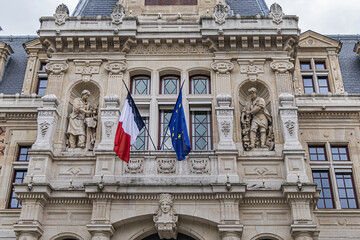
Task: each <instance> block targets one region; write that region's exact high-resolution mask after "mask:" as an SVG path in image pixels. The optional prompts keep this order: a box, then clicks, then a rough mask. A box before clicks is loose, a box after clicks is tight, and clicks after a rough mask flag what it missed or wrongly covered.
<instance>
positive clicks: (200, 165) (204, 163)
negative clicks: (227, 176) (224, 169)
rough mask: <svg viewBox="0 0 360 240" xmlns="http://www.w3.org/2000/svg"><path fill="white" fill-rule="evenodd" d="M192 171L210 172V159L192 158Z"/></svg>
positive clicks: (199, 172)
mask: <svg viewBox="0 0 360 240" xmlns="http://www.w3.org/2000/svg"><path fill="white" fill-rule="evenodd" d="M190 172H191V173H193V174H204V173H209V172H210V167H209V159H190Z"/></svg>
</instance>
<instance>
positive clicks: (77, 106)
mask: <svg viewBox="0 0 360 240" xmlns="http://www.w3.org/2000/svg"><path fill="white" fill-rule="evenodd" d="M89 96H90V92H89V91H88V90H84V91H82V93H81V98H75V99H74V104H73V111H72V113H71V114H70V115H69V126H68V129H67V132H66V133H67V135H68V137H69V148H87V149H88V150H92V149H93V147H94V144H95V138H96V127H97V107H94V106H91V105H90V104H89V103H88V98H89Z"/></svg>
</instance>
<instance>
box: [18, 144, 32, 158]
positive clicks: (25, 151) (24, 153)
mask: <svg viewBox="0 0 360 240" xmlns="http://www.w3.org/2000/svg"><path fill="white" fill-rule="evenodd" d="M29 150H30V147H19V154H18V157H17V160H18V161H29V159H30V156H29V154H28V151H29Z"/></svg>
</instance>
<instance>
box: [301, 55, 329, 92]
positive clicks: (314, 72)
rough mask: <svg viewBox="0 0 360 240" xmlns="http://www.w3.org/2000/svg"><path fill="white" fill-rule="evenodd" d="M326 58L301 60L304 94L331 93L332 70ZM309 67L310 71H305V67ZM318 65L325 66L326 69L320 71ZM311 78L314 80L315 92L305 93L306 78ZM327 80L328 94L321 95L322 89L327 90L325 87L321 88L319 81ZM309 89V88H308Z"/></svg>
mask: <svg viewBox="0 0 360 240" xmlns="http://www.w3.org/2000/svg"><path fill="white" fill-rule="evenodd" d="M326 60H327V59H326V58H321V59H316V58H310V59H306V58H304V59H299V64H300V66H299V69H300V75H301V80H302V86H303V92H304V94H312V93H315V94H328V93H330V92H331V86H330V79H329V77H330V69H329V68H328V64H327V62H326ZM305 64H306V65H308V66H309V67H310V68H309V69H303V68H302V66H303V65H305ZM318 64H323V66H324V68H325V69H319V68H317V65H318ZM310 76H311V78H312V87H313V92H311V93H308V92H306V91H305V82H304V78H305V79H307V78H309V77H310ZM323 78H326V84H327V86H326V87H327V91H328V92H327V93H321V91H320V90H321V89H325V86H322V87H320V84H319V80H321V79H323ZM308 88H309V87H308Z"/></svg>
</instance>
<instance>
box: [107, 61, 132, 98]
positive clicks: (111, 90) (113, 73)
mask: <svg viewBox="0 0 360 240" xmlns="http://www.w3.org/2000/svg"><path fill="white" fill-rule="evenodd" d="M126 69H127V64H126V63H125V61H116V62H108V63H107V64H105V70H106V71H108V72H109V76H108V89H107V93H108V94H116V95H120V94H121V92H120V88H119V87H114V86H117V85H118V84H121V86H123V84H122V81H123V79H124V72H125V71H126Z"/></svg>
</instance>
